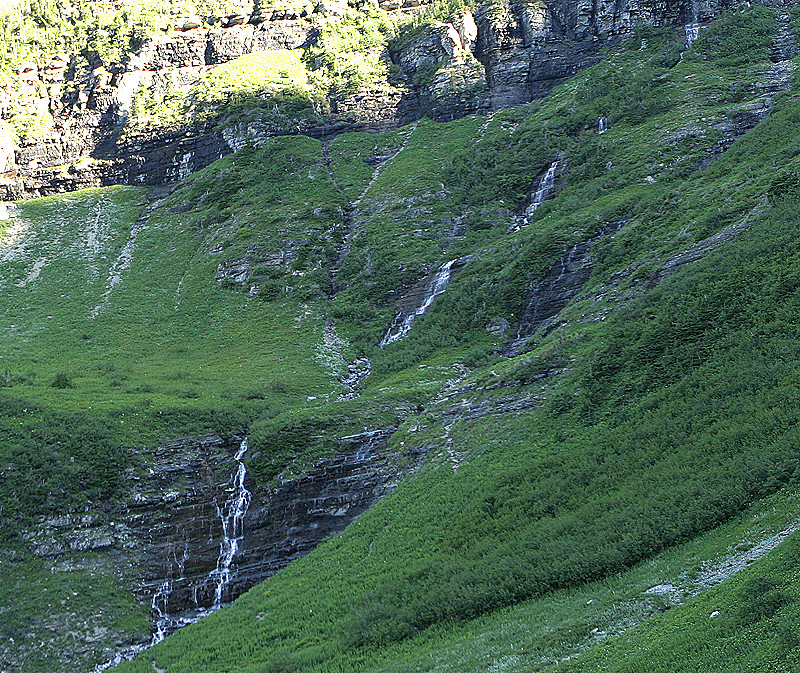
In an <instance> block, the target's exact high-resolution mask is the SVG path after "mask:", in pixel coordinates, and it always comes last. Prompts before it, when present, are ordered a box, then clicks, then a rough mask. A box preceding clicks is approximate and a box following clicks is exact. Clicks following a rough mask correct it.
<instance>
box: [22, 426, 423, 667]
mask: <svg viewBox="0 0 800 673" xmlns="http://www.w3.org/2000/svg"><path fill="white" fill-rule="evenodd" d="M393 431H394V428H385V429H376V430H372V431H369V432H365V433H361V434H359V435H353V436H348V437H342V438H340V439H339V440H338V442H339V447H340V451H339V452H338V453H336V454H335V455H333V456H330V457H328V458H324V459H320V460H318V461H317V462H315V463H314V464H313V465H310V466H308V469H307V470H306V471H305V472H304V473H302V474H300V475H298V476H294V477H285V478H279V479H278V483H276V484H274V485H272V486H270V487H267V486H258V485H256V484H255V483H253V481H252V479H250V478H249V477H248V478H247V479H246V480H245V486H246V488H247V489H248V490H249V491H251V493H252V500H251V503H250V506H249V508H248V510H247V512H246V514H245V516H244V520H243V538H242V539H241V541H240V543H239V551H238V553H237V554H236V556H235V557H234V560H233V564H232V576H231V581H230V583H229V584H228V586H227V588H226V590H225V592H224V594H223V601H224V602H228V601H230V600H233V599H234V598H236V597H237V596H238V595H240V594H241V593H243V592H244V591H246V590H247V589H249V588H250V587H252V586H254V585H255V584H257V583H259V582H261V581H263V580H264V579H266V578H268V577H269V576H270V575H272V574H274V573H275V572H276V571H278V570H279V569H281V568H283V567H284V566H286V565H287V564H288V563H289V562H290V561H292V560H294V559H296V558H299V557H301V556H304V555H305V554H307V553H309V552H310V551H311V550H312V549H314V547H316V546H317V545H318V544H319V543H320V542H321V541H322V540H324V539H325V538H327V537H329V536H330V535H333V534H335V533H338V532H340V531H342V530H343V529H344V528H345V527H346V526H347V525H348V524H349V523H350V522H351V521H352V520H353V519H354V518H355V517H357V516H358V515H359V514H361V513H362V512H364V511H365V510H366V509H367V508H369V507H370V506H371V505H373V504H374V503H375V502H377V501H378V500H379V499H381V498H382V497H383V496H384V495H386V494H387V493H389V492H390V491H391V490H392V489H393V488H394V487H395V486H396V485H397V483H398V482H399V480H400V478H401V477H402V476H403V474H404V473H405V472H407V471H409V470H413V469H415V467H416V465H415V464H410V465H407V466H406V467H405V468H402V467H400V466H399V465H398V463H397V461H396V460H395V459H394V458H395V457H394V455H389V454H388V453H387V451H386V446H387V442H388V438H389V437H390V436H391V434H392V433H393ZM237 447H238V442H233V443H226V442H223V441H222V440H221V439H219V438H218V437H215V436H207V437H201V438H195V439H190V440H181V441H175V442H168V443H165V444H163V445H162V446H160V447H159V448H158V449H156V450H154V451H153V452H152V453H150V454H146V455H148V456H149V460H150V461H151V462H150V466H149V468H148V470H147V475H146V476H137V475H136V474H134V473H133V472H131V473H129V475H128V479H129V483H130V488H129V493H128V496H127V498H126V503H125V505H124V507H122V508H121V509H120V510H119V511H118V512H116V513H115V514H113V515H111V516H102V515H98V514H89V513H85V514H65V515H63V516H59V517H53V518H50V519H47V520H45V521H43V522H41V524H40V525H39V526H38V527H36V528H35V529H32V530H31V531H30V532H29V533H28V534H27V535H26V538H25V541H26V542H27V544H28V545H29V547H30V549H31V550H32V551H33V552H34V553H36V554H37V555H39V556H42V557H46V558H49V559H51V560H52V561H53V562H57V561H58V559H59V558H60V557H62V556H63V555H65V554H72V553H76V552H78V553H86V554H88V555H89V556H87V557H86V558H85V562H86V563H90V564H91V563H93V561H92V560H91V555H92V553H96V554H101V555H103V556H106V557H110V558H111V559H113V566H114V567H116V568H117V569H118V570H119V571H120V572H121V573H122V574H123V576H124V577H126V579H127V582H128V583H129V585H130V588H131V590H132V591H134V593H135V594H136V595H137V596H138V597H139V598H140V600H141V601H142V602H144V603H145V604H147V605H150V604H151V602H152V599H153V596H154V594H155V593H156V592H157V591H158V590H159V588H160V587H162V585H163V584H164V582H165V580H170V582H171V587H170V590H169V592H168V595H167V596H166V598H165V600H164V601H162V602H161V605H162V606H165V607H166V611H167V612H168V613H169V615H170V617H172V618H173V619H174V621H175V622H180V621H181V620H182V619H191V618H192V616H195V615H197V614H198V613H202V612H203V611H204V610H206V609H208V608H209V607H210V606H211V605H212V603H213V598H214V588H215V583H214V582H213V581H212V580H211V578H210V577H209V575H210V573H212V571H214V570H215V568H216V567H217V560H218V557H219V554H220V544H221V542H222V539H223V530H222V522H221V518H220V512H219V509H220V508H222V506H223V505H224V503H225V501H226V499H227V497H228V493H229V489H230V487H231V484H232V475H233V473H234V471H235V462H234V460H233V455H234V453H235V451H236V448H237ZM245 458H246V456H245ZM417 458H418V457H417ZM155 616H156V615H154V617H155ZM111 656H113V653H112V652H109V658H110V657H111Z"/></svg>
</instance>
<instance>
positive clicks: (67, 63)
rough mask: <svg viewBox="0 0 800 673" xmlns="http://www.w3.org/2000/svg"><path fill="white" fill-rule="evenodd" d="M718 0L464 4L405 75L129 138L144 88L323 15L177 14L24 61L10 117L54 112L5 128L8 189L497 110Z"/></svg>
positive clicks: (411, 46)
mask: <svg viewBox="0 0 800 673" xmlns="http://www.w3.org/2000/svg"><path fill="white" fill-rule="evenodd" d="M421 4H425V3H424V2H420V1H419V0H406V2H402V3H394V0H387V2H384V3H383V4H382V5H381V6H382V7H384V8H385V9H387V10H389V11H416V9H415V8H417V7H418V6H419V5H421ZM728 4H730V3H728ZM733 4H735V2H734V3H733ZM720 6H721V3H720V2H718V0H680V1H678V2H672V1H670V0H623V1H622V2H610V1H609V0H605V1H603V2H586V1H584V0H557V1H556V2H552V3H549V4H545V3H542V2H516V1H512V2H510V3H508V4H503V3H499V4H498V3H484V4H481V5H479V7H478V8H477V9H476V11H475V13H474V14H473V13H471V12H469V11H464V12H461V13H459V14H457V15H455V16H453V17H450V19H448V20H447V21H446V22H442V23H437V24H434V25H432V26H430V27H428V28H426V29H425V30H423V31H422V32H421V33H419V34H417V35H416V36H414V37H413V38H411V39H409V40H408V41H406V42H404V43H402V44H396V45H395V47H394V49H393V51H391V52H389V51H386V52H384V54H383V56H382V58H383V59H384V60H386V61H387V62H388V63H387V65H390V66H391V68H390V70H393V72H394V74H393V75H392V77H393V78H394V79H393V81H395V82H396V83H397V85H398V86H396V87H392V86H389V87H383V88H376V89H374V90H370V91H363V92H359V93H357V94H354V95H349V96H344V97H338V98H336V99H333V100H331V101H329V105H330V114H325V115H323V114H321V113H315V114H313V115H311V116H299V117H291V118H289V117H282V116H281V115H280V114H275V115H256V116H254V117H252V118H249V119H247V120H245V121H242V122H240V123H238V124H234V125H233V127H231V128H226V129H225V130H224V131H223V130H222V129H221V126H218V125H214V124H207V125H205V126H197V127H192V128H188V129H187V128H183V127H181V128H175V129H172V130H164V129H160V130H154V131H144V132H140V133H138V134H133V133H128V134H125V135H124V136H122V133H121V131H122V128H123V124H124V122H125V120H126V119H127V117H128V115H129V113H130V110H131V107H132V104H133V99H134V94H135V92H136V91H137V90H139V89H140V88H141V87H146V88H147V89H148V90H149V91H150V92H152V93H153V94H154V95H157V94H159V93H164V92H165V91H167V90H168V89H169V87H170V86H179V87H187V86H190V85H191V83H192V82H194V81H195V80H196V79H197V78H199V77H200V76H202V75H203V74H205V73H206V72H208V70H209V69H211V68H213V67H214V66H216V65H219V64H221V63H225V62H227V61H230V60H232V59H234V58H237V57H239V56H242V55H245V54H250V53H253V52H258V51H265V50H271V49H294V48H300V47H303V46H305V45H308V44H311V43H312V42H313V40H314V39H315V37H316V30H317V28H316V27H315V26H316V25H318V24H317V23H316V20H314V21H312V20H311V18H312V17H311V16H310V15H308V14H306V13H304V12H303V11H300V12H299V13H298V12H289V11H273V10H269V11H267V10H260V11H259V12H257V13H256V14H254V15H252V16H244V15H241V16H240V15H234V16H229V17H222V18H220V19H218V20H216V21H215V25H214V26H213V27H211V28H207V27H206V28H204V27H201V24H202V23H203V22H202V21H201V20H200V19H199V18H198V17H179V19H177V20H176V22H175V31H174V32H173V33H171V34H169V35H168V36H165V37H162V38H158V39H153V40H151V41H149V42H147V43H146V44H145V45H144V46H143V47H142V48H141V49H140V50H139V51H138V52H137V53H136V54H133V55H132V56H130V57H129V58H128V59H127V60H126V61H125V62H124V63H122V64H115V65H109V66H107V67H106V66H104V65H102V64H96V67H93V68H91V69H83V68H82V67H81V66H80V64H79V62H78V60H77V59H76V58H75V57H72V56H70V55H67V54H56V55H53V56H52V57H51V58H49V59H48V60H47V62H46V63H43V64H38V65H37V64H35V63H28V64H24V65H23V66H21V67H20V68H19V73H18V76H17V80H16V82H15V83H14V86H13V87H11V88H7V89H5V90H3V91H2V92H0V115H4V116H6V117H7V116H8V115H9V114H10V108H9V103H10V101H11V100H12V99H13V100H15V101H16V102H17V104H18V105H17V107H20V106H21V107H24V109H26V110H27V111H29V112H35V113H37V114H40V115H41V117H42V119H45V120H47V119H51V120H52V123H51V124H50V128H49V130H48V131H47V132H45V133H43V134H41V133H40V134H38V135H37V136H36V138H37V139H36V140H34V141H26V142H24V143H22V144H21V145H20V146H19V147H14V148H13V149H10V147H9V139H8V138H6V137H5V136H2V137H0V199H4V200H10V199H20V198H26V197H31V196H41V195H48V194H54V193H58V192H63V191H70V190H74V189H80V188H83V187H90V186H102V185H109V184H120V183H122V184H149V185H155V184H164V183H168V182H173V181H175V180H177V179H180V178H182V177H185V176H186V175H188V174H189V173H191V172H193V171H196V170H198V169H200V168H202V167H204V166H206V165H208V164H209V163H211V162H212V161H214V160H215V159H217V158H219V157H221V156H224V155H225V154H228V153H230V152H232V151H235V150H236V149H238V148H239V147H241V146H242V145H243V144H244V143H247V142H250V143H254V144H258V143H260V142H263V140H264V139H266V138H268V137H271V136H274V135H279V134H292V133H301V134H308V135H311V136H314V137H318V138H327V137H331V136H333V135H335V134H338V133H341V132H344V131H351V130H369V131H385V130H389V129H391V128H394V127H396V126H398V125H402V124H405V123H409V122H411V121H414V120H415V119H418V118H419V117H421V116H423V115H426V114H427V115H429V116H431V117H432V118H433V119H436V120H440V121H446V120H451V119H456V118H458V117H461V116H464V115H465V114H471V113H481V114H483V113H488V112H491V111H494V110H497V109H500V108H502V107H506V106H510V105H517V104H520V103H525V102H528V101H530V100H532V99H534V98H538V97H541V96H544V95H546V94H547V93H548V92H549V91H550V90H551V89H552V88H553V87H554V86H556V85H557V84H559V83H561V82H563V81H565V80H566V79H567V78H569V77H571V76H572V75H574V74H575V73H577V72H578V71H579V70H581V69H583V68H586V67H587V66H590V65H592V64H594V63H596V62H598V61H599V60H600V59H601V58H602V50H603V48H604V47H606V46H608V44H609V43H614V42H615V41H619V40H621V39H623V38H624V37H625V36H627V35H628V34H629V33H630V31H631V30H633V29H634V28H635V27H636V26H637V25H639V24H642V23H648V24H651V25H657V26H664V25H672V26H676V28H677V27H680V26H683V25H692V26H695V27H697V30H699V26H701V25H702V24H703V23H705V22H708V21H709V20H711V19H712V18H714V16H716V14H717V13H718V11H719V8H720ZM344 11H346V5H345V4H344V3H342V2H332V3H320V4H319V5H317V7H316V9H315V12H314V16H319V17H327V18H326V19H325V20H333V19H332V18H331V17H336V16H338V15H340V14H342V13H344ZM784 23H785V22H784ZM787 30H788V29H787ZM787 30H784V31H783V32H784V33H786V35H783V33H782V34H781V35H782V36H783V37H782V38H781V40H779V42H778V43H776V45H775V47H774V58H775V59H784V58H787V57H788V56H789V55H791V54H793V53H795V51H796V45H795V44H794V42H793V39H792V38H791V36H790V35H789V33H788V32H787ZM695 32H696V31H695ZM228 126H230V125H228Z"/></svg>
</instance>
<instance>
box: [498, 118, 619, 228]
mask: <svg viewBox="0 0 800 673" xmlns="http://www.w3.org/2000/svg"><path fill="white" fill-rule="evenodd" d="M604 119H605V117H604V118H603V119H601V120H600V121H601V122H603V121H604ZM599 124H600V122H598V127H599ZM560 167H561V162H560V161H559V160H558V159H556V160H555V161H554V162H553V163H552V164H550V165H549V166H548V167H547V170H546V171H545V173H544V175H543V176H542V177H541V178H539V182H537V183H536V189H535V190H533V192H532V193H531V202H530V204H529V205H528V207H527V208H525V212H524V213H523V216H522V222H519V220H518V221H517V222H518V223H517V224H516V225H515V226H513V227H512V228H511V229H509V233H511V232H514V231H519V230H520V229H521V228H522V227H524V226H527V225H528V224H529V223H530V221H531V217H533V214H534V213H535V212H536V210H537V209H538V208H539V206H541V205H542V204H543V203H544V202H545V201H547V199H549V198H550V197H551V196H552V195H553V190H554V188H555V185H556V173H557V172H558V169H559V168H560Z"/></svg>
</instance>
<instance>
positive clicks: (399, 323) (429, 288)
mask: <svg viewBox="0 0 800 673" xmlns="http://www.w3.org/2000/svg"><path fill="white" fill-rule="evenodd" d="M457 261H458V260H457V259H451V260H450V261H449V262H445V263H444V264H442V265H441V266H440V267H439V269H438V271H436V273H435V274H434V275H433V278H431V280H430V282H429V283H428V284H427V285H426V286H425V292H424V294H423V300H422V303H421V304H420V305H419V306H418V307H417V308H416V309H415V310H414V311H413V312H411V313H409V314H407V315H403V313H402V311H401V312H400V313H398V314H397V315H396V316H395V317H394V320H393V321H392V324H391V325H390V326H389V330H388V331H387V332H386V335H385V336H384V337H383V339H381V342H380V344H378V345H379V346H380V347H381V348H383V347H384V346H386V345H388V344H390V343H394V342H395V341H400V339H402V338H403V337H404V336H406V334H408V333H409V332H410V331H411V326H412V325H413V324H414V320H416V318H417V316H418V315H422V314H423V313H425V311H427V310H428V309H429V308H430V307H431V304H433V300H434V299H436V297H438V296H439V295H440V294H442V292H444V290H445V288H446V287H447V284H448V283H449V282H450V275H451V271H452V268H453V264H455V263H456V262H457Z"/></svg>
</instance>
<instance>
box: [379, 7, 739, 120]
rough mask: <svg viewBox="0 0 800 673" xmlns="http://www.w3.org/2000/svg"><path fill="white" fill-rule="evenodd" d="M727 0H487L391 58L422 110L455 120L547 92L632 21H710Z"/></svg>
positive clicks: (587, 62)
mask: <svg viewBox="0 0 800 673" xmlns="http://www.w3.org/2000/svg"><path fill="white" fill-rule="evenodd" d="M725 4H726V3H720V2H716V0H702V1H700V0H695V2H691V1H690V0H679V1H677V2H671V1H669V0H661V1H655V2H641V1H638V0H627V1H626V2H586V1H583V0H577V1H576V0H559V1H557V2H549V3H544V2H519V3H509V4H508V5H506V6H503V5H497V4H488V3H487V4H482V5H479V6H478V8H477V9H476V11H475V13H474V14H472V13H470V12H465V13H463V14H461V15H459V16H456V17H454V18H453V19H452V20H451V22H449V23H443V24H438V25H437V26H434V27H432V28H430V29H428V30H427V31H425V32H424V33H423V34H422V35H420V36H419V37H417V38H416V39H414V40H412V41H411V42H410V43H408V44H406V45H404V46H403V47H402V48H401V49H400V50H398V51H397V53H396V54H393V59H394V60H395V62H397V63H399V64H400V65H401V66H402V68H403V70H404V72H405V73H406V75H407V76H408V77H409V78H411V79H412V80H415V81H416V82H417V84H418V86H417V88H416V93H417V96H418V100H419V108H420V111H421V112H422V113H425V114H429V115H430V116H431V117H433V118H434V119H440V120H449V119H456V118H458V117H461V116H463V115H465V114H470V113H475V112H478V113H485V112H487V111H493V110H498V109H501V108H503V107H507V106H509V105H519V104H521V103H526V102H528V101H530V100H532V99H535V98H541V97H542V96H545V95H547V93H548V92H549V91H550V90H551V89H552V88H553V87H554V86H557V85H558V84H560V83H562V82H564V81H565V80H566V79H568V78H569V77H572V76H573V75H575V74H576V73H577V72H579V71H580V70H582V69H583V68H586V67H588V66H591V65H593V64H594V63H597V62H598V61H599V60H600V59H601V58H602V56H601V54H602V48H603V47H605V46H607V44H608V43H609V42H611V43H614V42H616V41H618V40H620V39H621V38H624V37H625V36H627V35H629V34H630V32H631V31H632V30H633V29H634V28H635V27H636V26H638V25H643V24H647V25H652V26H674V27H675V28H676V30H682V29H683V27H684V26H686V25H690V24H691V25H702V24H703V23H705V22H708V21H710V20H712V19H713V18H714V17H715V16H716V15H717V14H718V12H719V9H720V8H721V7H722V6H725ZM727 4H735V3H727ZM437 65H438V66H439V67H438V69H437V70H436V71H435V73H433V72H432V71H433V70H434V69H435V68H436V66H437ZM421 68H423V69H424V68H427V71H426V72H427V77H426V76H425V74H423V75H422V77H421V76H420V74H421V73H422V72H423V71H422V70H421ZM420 80H422V81H420Z"/></svg>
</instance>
